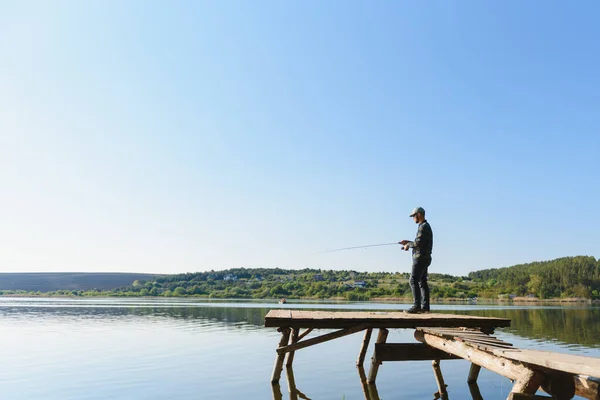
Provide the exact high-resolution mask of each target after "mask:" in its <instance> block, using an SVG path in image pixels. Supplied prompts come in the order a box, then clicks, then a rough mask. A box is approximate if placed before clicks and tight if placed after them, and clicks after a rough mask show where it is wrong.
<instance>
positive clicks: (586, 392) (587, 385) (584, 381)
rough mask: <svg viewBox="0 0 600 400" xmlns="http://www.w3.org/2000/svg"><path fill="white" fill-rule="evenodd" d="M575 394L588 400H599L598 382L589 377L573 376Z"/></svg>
mask: <svg viewBox="0 0 600 400" xmlns="http://www.w3.org/2000/svg"><path fill="white" fill-rule="evenodd" d="M573 381H574V382H575V394H576V395H577V396H580V397H583V398H585V399H590V400H600V380H599V379H598V378H593V377H590V376H582V375H575V376H574V377H573Z"/></svg>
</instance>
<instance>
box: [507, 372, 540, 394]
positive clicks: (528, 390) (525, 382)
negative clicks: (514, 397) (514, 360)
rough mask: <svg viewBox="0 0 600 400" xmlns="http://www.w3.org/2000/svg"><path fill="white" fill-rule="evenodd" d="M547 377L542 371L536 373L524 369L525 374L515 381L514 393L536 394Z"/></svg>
mask: <svg viewBox="0 0 600 400" xmlns="http://www.w3.org/2000/svg"><path fill="white" fill-rule="evenodd" d="M544 377H545V375H544V374H543V373H542V372H540V371H534V370H532V369H529V368H525V367H524V368H523V372H522V373H521V375H520V376H519V378H518V379H517V380H516V381H515V384H514V385H513V387H512V390H511V392H512V393H523V394H535V392H537V390H538V389H539V387H540V386H541V385H542V383H543V382H544Z"/></svg>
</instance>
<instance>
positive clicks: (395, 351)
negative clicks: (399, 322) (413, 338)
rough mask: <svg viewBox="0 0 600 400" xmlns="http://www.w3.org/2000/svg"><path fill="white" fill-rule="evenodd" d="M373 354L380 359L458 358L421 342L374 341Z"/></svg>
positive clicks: (421, 359)
mask: <svg viewBox="0 0 600 400" xmlns="http://www.w3.org/2000/svg"><path fill="white" fill-rule="evenodd" d="M375 354H376V356H377V359H378V360H380V361H423V360H460V357H457V356H455V355H452V354H448V353H446V352H444V351H441V350H438V349H436V348H433V347H430V346H427V345H426V344H423V343H376V344H375Z"/></svg>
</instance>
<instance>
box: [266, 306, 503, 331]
mask: <svg viewBox="0 0 600 400" xmlns="http://www.w3.org/2000/svg"><path fill="white" fill-rule="evenodd" d="M357 324H365V325H366V327H367V328H388V329H389V328H413V329H414V328H417V327H467V328H478V329H481V330H482V331H484V332H489V331H493V329H494V328H496V327H508V326H510V320H509V319H504V318H491V317H478V316H473V315H458V314H437V313H429V314H407V313H405V312H400V311H392V312H372V311H350V312H349V311H305V310H293V311H291V310H271V311H269V312H268V313H267V315H266V316H265V327H267V328H268V327H282V326H285V327H290V328H315V329H342V328H350V327H353V326H356V325H357Z"/></svg>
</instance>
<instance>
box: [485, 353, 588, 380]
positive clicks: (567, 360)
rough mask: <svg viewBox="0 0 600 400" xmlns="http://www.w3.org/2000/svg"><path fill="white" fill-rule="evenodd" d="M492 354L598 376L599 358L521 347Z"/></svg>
mask: <svg viewBox="0 0 600 400" xmlns="http://www.w3.org/2000/svg"><path fill="white" fill-rule="evenodd" d="M494 354H496V355H499V356H501V357H505V358H509V359H511V360H515V361H520V362H523V363H527V364H533V365H537V366H540V367H544V368H549V369H553V370H557V371H563V372H568V373H570V374H573V375H589V376H595V377H598V378H600V359H599V358H595V357H586V356H577V355H572V354H562V353H554V352H549V351H541V350H528V349H523V350H520V351H516V352H510V351H506V350H500V349H499V350H497V351H494Z"/></svg>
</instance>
